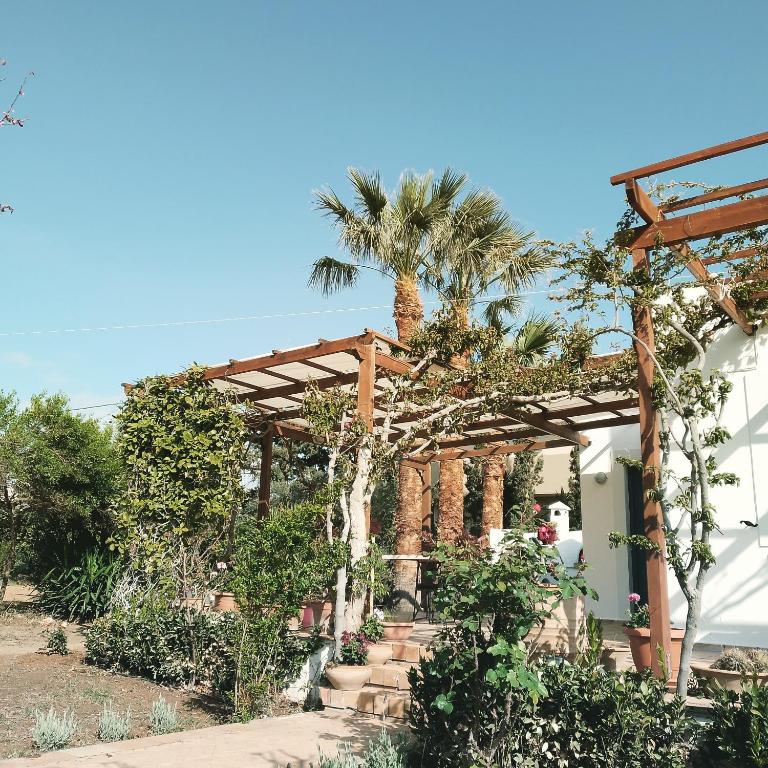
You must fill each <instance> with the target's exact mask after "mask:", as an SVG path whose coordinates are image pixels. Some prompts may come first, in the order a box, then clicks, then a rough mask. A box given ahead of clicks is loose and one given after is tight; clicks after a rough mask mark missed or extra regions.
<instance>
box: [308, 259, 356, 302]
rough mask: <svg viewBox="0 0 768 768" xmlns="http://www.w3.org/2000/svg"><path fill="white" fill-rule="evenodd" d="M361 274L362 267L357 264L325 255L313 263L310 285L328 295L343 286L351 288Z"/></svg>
mask: <svg viewBox="0 0 768 768" xmlns="http://www.w3.org/2000/svg"><path fill="white" fill-rule="evenodd" d="M359 276H360V268H359V267H358V266H357V265H356V264H349V263H347V262H344V261H339V260H338V259H334V258H333V257H332V256H323V258H321V259H318V260H317V261H316V262H315V263H314V264H313V265H312V274H311V275H310V276H309V281H308V285H309V287H310V288H316V289H318V290H319V291H320V292H321V293H322V294H323V296H328V295H329V294H331V293H335V292H336V291H339V290H341V289H342V288H351V287H352V286H354V285H355V283H356V282H357V278H358V277H359Z"/></svg>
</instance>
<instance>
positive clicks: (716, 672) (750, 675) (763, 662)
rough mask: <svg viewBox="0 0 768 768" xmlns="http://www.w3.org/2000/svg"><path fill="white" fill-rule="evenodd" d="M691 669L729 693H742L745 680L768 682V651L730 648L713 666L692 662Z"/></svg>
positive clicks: (761, 683)
mask: <svg viewBox="0 0 768 768" xmlns="http://www.w3.org/2000/svg"><path fill="white" fill-rule="evenodd" d="M691 669H692V670H693V671H694V672H696V674H698V675H699V676H701V677H704V678H706V679H707V680H714V681H716V682H717V683H718V684H719V685H720V686H721V687H723V688H725V689H726V690H728V691H736V692H737V693H740V692H741V689H742V682H743V681H744V680H752V679H754V680H755V681H756V682H757V683H759V684H760V685H765V684H766V682H768V651H764V650H762V649H760V648H747V649H746V650H742V649H741V648H728V649H726V650H725V651H723V653H722V654H721V655H720V656H718V658H717V659H715V660H714V661H713V662H712V663H711V664H707V663H706V662H697V661H693V662H691Z"/></svg>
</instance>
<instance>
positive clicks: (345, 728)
mask: <svg viewBox="0 0 768 768" xmlns="http://www.w3.org/2000/svg"><path fill="white" fill-rule="evenodd" d="M382 727H384V728H387V730H389V731H391V732H394V731H396V730H398V729H402V728H404V726H403V725H402V724H393V723H391V722H390V723H382V722H381V720H380V719H378V718H376V719H374V718H369V717H366V716H365V715H360V714H358V713H352V712H345V711H343V710H326V711H324V712H305V713H301V714H298V715H288V716H287V717H275V718H268V719H264V720H254V721H252V722H250V723H244V724H238V725H219V726H215V727H213V728H201V729H199V730H197V731H186V732H184V733H171V734H168V735H167V736H151V737H149V738H145V739H132V740H129V741H121V742H115V743H112V744H95V745H92V746H89V747H78V748H77V749H64V750H61V751H59V752H48V753H46V754H44V755H41V756H40V757H32V758H23V759H13V760H0V768H171V767H173V768H211V766H215V768H267V766H269V768H272V767H273V766H280V767H281V768H287V766H293V767H294V768H296V766H309V765H310V764H311V763H314V764H317V758H318V753H319V751H322V752H323V754H326V755H330V754H335V752H336V751H337V746H338V744H339V743H340V742H349V743H350V744H351V745H352V749H353V750H354V751H355V752H360V751H362V750H363V749H364V748H365V747H366V746H367V744H368V742H369V741H370V740H371V739H373V738H376V736H377V735H378V734H379V731H381V729H382Z"/></svg>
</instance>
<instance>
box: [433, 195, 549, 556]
mask: <svg viewBox="0 0 768 768" xmlns="http://www.w3.org/2000/svg"><path fill="white" fill-rule="evenodd" d="M551 264H552V262H551V257H550V255H549V254H548V253H547V252H546V251H544V250H543V249H541V248H539V247H537V246H536V245H535V244H534V243H533V235H532V233H529V232H525V231H523V230H522V229H520V228H519V227H517V226H516V225H515V224H513V223H512V222H511V220H510V218H509V216H508V214H507V213H506V212H505V211H504V210H503V209H502V207H501V201H500V200H499V198H498V197H497V196H496V195H495V194H494V193H493V192H490V191H487V190H478V191H473V192H471V193H469V194H468V195H467V196H466V197H465V198H464V200H462V201H461V203H459V204H458V205H456V206H454V207H453V208H452V210H451V213H450V216H447V217H445V218H444V219H443V220H442V221H441V223H440V231H439V232H438V238H437V244H436V248H435V259H434V261H433V263H432V265H431V269H430V271H429V273H428V274H427V276H426V278H427V280H428V281H429V283H430V285H431V287H432V288H434V289H435V291H437V293H438V294H439V295H440V296H441V298H442V300H443V302H444V303H445V304H446V305H447V306H448V307H449V308H450V310H451V312H452V313H453V315H454V318H455V320H456V322H457V323H458V325H459V327H464V328H466V327H469V322H470V313H471V311H472V309H473V308H475V307H477V306H478V305H479V304H480V303H482V304H483V311H482V315H483V317H484V319H485V321H486V322H487V323H488V324H489V325H491V326H493V327H496V328H497V329H500V330H504V327H503V323H504V321H505V320H506V318H507V317H508V316H510V315H514V314H516V313H517V312H518V311H519V310H520V306H521V303H522V302H521V298H520V294H521V292H522V291H523V290H525V289H527V288H529V287H531V286H533V285H534V284H535V282H536V280H537V278H538V277H540V276H541V274H542V273H543V272H544V271H545V270H546V269H548V268H549V267H550V266H551ZM494 290H496V291H500V293H499V294H497V295H493V291H494ZM533 330H534V328H533V326H528V327H527V328H526V333H527V334H528V336H529V337H530V338H529V340H530V342H531V344H532V345H533V342H535V341H536V338H535V334H534V333H533ZM521 331H522V328H521ZM523 341H524V339H523V338H522V337H521V344H522V343H523ZM534 351H535V347H534V346H531V348H530V353H531V354H533V353H534ZM499 461H500V459H499V457H489V459H487V460H486V462H485V464H484V469H483V471H484V485H485V481H486V479H488V481H489V490H490V488H491V487H492V488H496V487H497V486H498V478H499V477H502V478H503V461H502V463H501V465H500V466H501V469H499ZM491 473H495V481H494V482H493V483H491V482H490V481H491V478H490V475H491ZM486 476H487V477H486ZM490 495H491V496H494V495H495V494H494V493H490ZM439 509H440V535H441V538H443V539H444V540H447V541H455V540H456V539H457V538H458V537H459V536H460V535H461V533H462V531H463V529H464V466H463V462H462V460H461V459H455V460H451V461H446V462H443V463H442V465H441V467H440V504H439Z"/></svg>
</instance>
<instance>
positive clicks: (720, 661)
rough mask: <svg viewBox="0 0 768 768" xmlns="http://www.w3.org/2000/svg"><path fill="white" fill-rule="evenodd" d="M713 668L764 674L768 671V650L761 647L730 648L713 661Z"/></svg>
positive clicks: (749, 673)
mask: <svg viewBox="0 0 768 768" xmlns="http://www.w3.org/2000/svg"><path fill="white" fill-rule="evenodd" d="M712 669H726V670H729V671H731V672H744V673H746V674H748V675H751V674H753V673H757V674H763V673H764V672H768V651H764V650H762V649H760V648H747V649H745V650H742V649H741V648H728V649H726V650H725V651H723V653H722V654H721V655H720V656H719V657H718V658H717V659H716V660H715V661H714V662H713V664H712Z"/></svg>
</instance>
